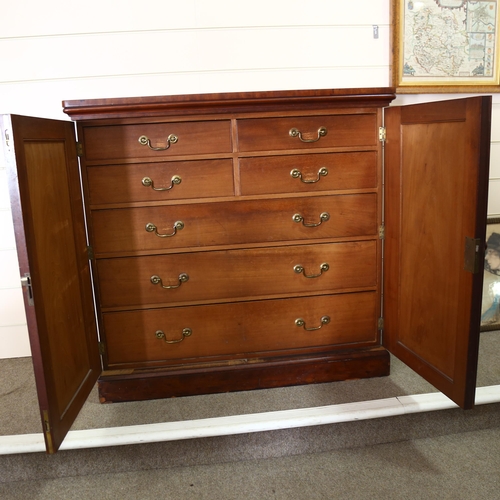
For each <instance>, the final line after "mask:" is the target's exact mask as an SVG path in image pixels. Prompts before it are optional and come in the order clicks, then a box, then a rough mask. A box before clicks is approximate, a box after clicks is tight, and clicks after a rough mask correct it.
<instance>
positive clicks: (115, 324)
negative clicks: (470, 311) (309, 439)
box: [103, 292, 379, 366]
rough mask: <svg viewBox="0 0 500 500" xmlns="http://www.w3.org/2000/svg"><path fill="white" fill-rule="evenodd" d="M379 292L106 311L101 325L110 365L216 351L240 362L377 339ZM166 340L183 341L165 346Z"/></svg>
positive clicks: (184, 357)
mask: <svg viewBox="0 0 500 500" xmlns="http://www.w3.org/2000/svg"><path fill="white" fill-rule="evenodd" d="M377 296H378V295H377V293H375V292H363V293H351V294H340V295H326V296H319V297H308V298H298V299H281V300H264V301H255V302H240V303H234V304H216V305H208V306H207V305H205V306H192V307H178V308H175V307H174V308H169V309H149V310H144V311H131V312H120V313H106V314H104V315H103V323H104V335H105V338H106V350H107V355H108V366H116V365H120V364H137V365H140V364H141V363H145V364H147V363H148V362H149V363H151V362H157V363H162V362H163V363H165V364H168V363H169V362H170V363H171V362H176V363H179V362H182V361H185V362H194V361H197V362H199V361H202V360H203V358H207V357H210V356H228V355H230V356H231V358H234V359H236V358H238V357H247V356H249V355H250V356H251V355H252V353H255V355H258V356H265V355H266V353H269V355H272V354H273V353H274V354H276V351H285V350H292V349H300V348H314V347H322V346H325V347H329V348H330V347H332V346H339V347H340V346H342V347H346V346H348V347H356V344H359V343H363V344H364V345H367V344H369V343H374V342H375V341H376V340H377V329H376V323H377V317H378V313H377V311H378V308H379V303H378V300H377ZM324 316H328V317H329V319H330V322H329V323H323V324H322V322H321V318H323V317H324ZM298 319H303V320H304V323H305V328H317V327H319V326H320V325H322V327H321V328H319V329H318V330H314V331H307V330H305V329H304V326H297V324H296V320H298ZM299 324H300V323H299ZM186 328H188V329H190V332H186V331H185V329H186ZM158 331H159V332H163V335H164V337H162V334H161V333H159V334H158V336H157V333H156V332H158ZM183 331H184V333H185V334H186V335H184V334H183ZM189 333H190V335H189ZM165 338H166V339H167V340H168V341H177V342H176V343H167V342H165ZM181 339H182V340H181ZM179 340H180V341H179ZM200 358H201V359H200Z"/></svg>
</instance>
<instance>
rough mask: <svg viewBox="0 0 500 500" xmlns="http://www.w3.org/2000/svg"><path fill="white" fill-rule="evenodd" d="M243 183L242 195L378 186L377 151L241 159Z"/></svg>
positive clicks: (241, 179)
mask: <svg viewBox="0 0 500 500" xmlns="http://www.w3.org/2000/svg"><path fill="white" fill-rule="evenodd" d="M240 182H241V194H243V195H252V194H271V193H307V192H319V191H331V190H340V189H369V188H376V187H377V153H376V152H374V151H367V152H358V153H323V154H305V155H286V156H263V157H256V158H242V159H240Z"/></svg>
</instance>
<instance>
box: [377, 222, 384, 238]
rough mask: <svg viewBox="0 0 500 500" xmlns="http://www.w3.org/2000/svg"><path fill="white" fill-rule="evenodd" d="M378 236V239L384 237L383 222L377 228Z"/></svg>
mask: <svg viewBox="0 0 500 500" xmlns="http://www.w3.org/2000/svg"><path fill="white" fill-rule="evenodd" d="M378 238H379V240H383V239H385V226H384V224H382V225H381V226H379V228H378Z"/></svg>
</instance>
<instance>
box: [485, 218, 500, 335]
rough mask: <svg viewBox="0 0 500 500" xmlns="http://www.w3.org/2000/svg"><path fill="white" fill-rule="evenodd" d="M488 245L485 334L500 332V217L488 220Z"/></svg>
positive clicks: (486, 258)
mask: <svg viewBox="0 0 500 500" xmlns="http://www.w3.org/2000/svg"><path fill="white" fill-rule="evenodd" d="M486 244H487V249H486V257H485V261H484V271H483V272H484V281H483V298H482V310H481V331H483V332H484V331H489V330H500V217H491V218H489V219H488V221H487V225H486ZM489 254H491V255H489Z"/></svg>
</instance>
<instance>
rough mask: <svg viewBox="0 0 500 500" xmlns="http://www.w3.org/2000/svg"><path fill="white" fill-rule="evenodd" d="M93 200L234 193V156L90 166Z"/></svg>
mask: <svg viewBox="0 0 500 500" xmlns="http://www.w3.org/2000/svg"><path fill="white" fill-rule="evenodd" d="M87 178H88V183H89V194H90V203H92V204H99V205H101V204H109V203H130V202H141V201H167V200H180V199H190V198H202V197H203V198H208V197H219V196H232V195H233V194H234V181H233V162H232V160H228V159H222V160H198V161H173V162H163V163H138V164H128V165H115V166H111V165H109V166H102V167H89V168H87Z"/></svg>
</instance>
